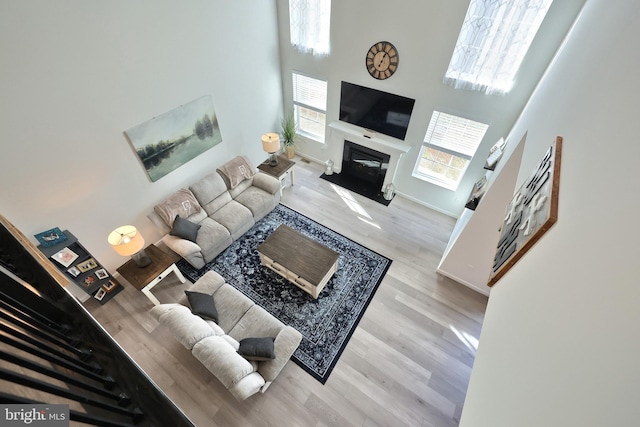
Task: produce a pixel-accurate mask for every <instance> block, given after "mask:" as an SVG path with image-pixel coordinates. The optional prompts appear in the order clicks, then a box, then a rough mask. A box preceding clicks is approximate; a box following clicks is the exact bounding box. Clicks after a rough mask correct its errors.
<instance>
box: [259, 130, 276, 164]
mask: <svg viewBox="0 0 640 427" xmlns="http://www.w3.org/2000/svg"><path fill="white" fill-rule="evenodd" d="M262 149H263V150H264V151H266V152H267V153H269V166H277V165H278V156H277V154H276V153H277V152H278V150H279V149H280V137H279V136H278V134H277V133H275V132H269V133H265V134H264V135H262Z"/></svg>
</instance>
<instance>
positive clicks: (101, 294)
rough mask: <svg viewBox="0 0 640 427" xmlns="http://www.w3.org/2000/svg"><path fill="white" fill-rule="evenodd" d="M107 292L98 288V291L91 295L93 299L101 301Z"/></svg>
mask: <svg viewBox="0 0 640 427" xmlns="http://www.w3.org/2000/svg"><path fill="white" fill-rule="evenodd" d="M106 294H107V291H105V290H104V289H102V288H100V289H98V292H96V294H95V295H94V296H93V297H94V298H95V299H97V300H98V301H102V299H103V298H104V296H105V295H106Z"/></svg>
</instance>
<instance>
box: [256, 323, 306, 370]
mask: <svg viewBox="0 0 640 427" xmlns="http://www.w3.org/2000/svg"><path fill="white" fill-rule="evenodd" d="M301 341H302V334H301V333H300V332H298V331H297V330H295V329H293V328H292V327H291V326H285V327H284V328H282V329H281V330H280V332H279V333H278V335H277V336H276V339H275V341H274V342H273V346H274V351H275V353H276V358H275V359H273V360H265V361H263V362H260V363H259V364H258V372H259V373H260V375H262V376H263V377H264V379H265V381H266V382H271V381H273V380H275V379H276V377H277V376H278V374H279V373H280V371H282V368H284V365H286V364H287V362H288V361H289V359H290V358H291V356H292V355H293V352H294V351H296V349H297V348H298V346H299V345H300V342H301Z"/></svg>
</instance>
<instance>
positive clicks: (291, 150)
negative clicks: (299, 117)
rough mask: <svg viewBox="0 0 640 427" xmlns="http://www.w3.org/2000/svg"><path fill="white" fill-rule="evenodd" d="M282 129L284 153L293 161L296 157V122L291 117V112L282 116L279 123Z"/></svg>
mask: <svg viewBox="0 0 640 427" xmlns="http://www.w3.org/2000/svg"><path fill="white" fill-rule="evenodd" d="M280 125H281V127H282V145H283V146H284V152H285V154H286V156H287V158H288V159H293V157H294V156H295V155H296V151H295V144H296V120H295V118H294V116H293V111H290V112H289V114H287V115H286V116H284V117H283V118H282V120H281V121H280Z"/></svg>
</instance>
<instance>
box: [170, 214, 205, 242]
mask: <svg viewBox="0 0 640 427" xmlns="http://www.w3.org/2000/svg"><path fill="white" fill-rule="evenodd" d="M200 227H201V226H200V225H199V224H194V223H193V222H191V221H189V220H188V219H184V218H182V217H181V216H180V215H176V219H174V220H173V227H171V231H170V232H169V234H171V235H172V236H176V237H181V238H183V239H187V240H191V241H192V242H193V243H195V242H196V238H197V237H198V230H199V229H200Z"/></svg>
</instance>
